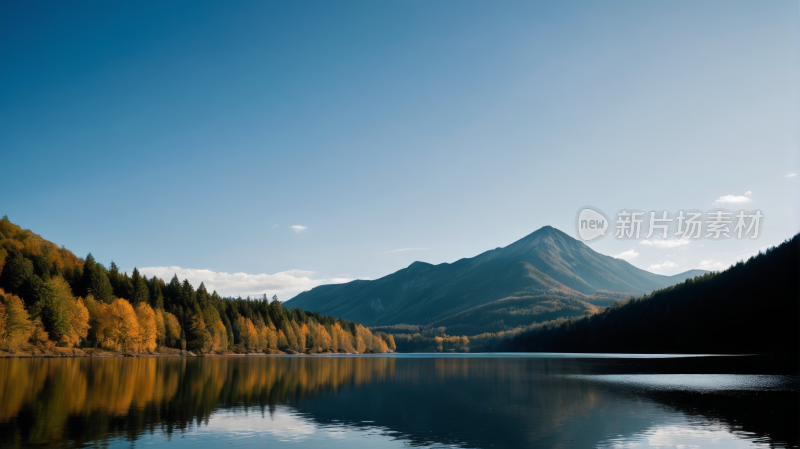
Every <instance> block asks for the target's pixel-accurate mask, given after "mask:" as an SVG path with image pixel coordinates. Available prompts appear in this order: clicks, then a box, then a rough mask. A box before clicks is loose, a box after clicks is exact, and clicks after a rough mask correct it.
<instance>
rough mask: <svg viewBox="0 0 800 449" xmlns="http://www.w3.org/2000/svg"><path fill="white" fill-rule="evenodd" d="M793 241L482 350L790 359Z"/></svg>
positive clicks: (798, 281)
mask: <svg viewBox="0 0 800 449" xmlns="http://www.w3.org/2000/svg"><path fill="white" fill-rule="evenodd" d="M798 303H800V235H797V236H795V237H793V238H792V239H791V240H787V241H786V242H784V243H783V244H781V245H780V246H777V247H774V248H771V249H769V250H767V251H766V252H764V253H759V254H758V255H757V256H754V257H752V258H750V259H749V260H748V261H747V262H739V263H738V264H736V265H734V266H732V267H730V268H729V269H727V270H725V271H723V272H721V273H710V274H706V275H703V276H699V277H696V278H694V279H688V280H686V281H685V282H683V283H681V284H678V285H675V286H673V287H669V288H665V289H662V290H659V291H656V292H653V293H652V294H649V295H645V296H643V297H641V298H638V299H632V300H630V301H628V302H626V303H620V304H615V305H613V306H611V307H608V308H607V309H606V310H604V311H603V312H601V313H597V314H594V315H592V316H589V317H585V318H580V319H561V320H557V321H553V322H549V323H545V324H541V325H536V326H532V328H531V329H529V330H527V331H525V332H522V333H519V334H517V335H516V336H514V337H513V338H509V339H505V340H502V341H500V342H498V343H496V344H494V345H493V346H492V347H490V348H487V349H490V350H500V351H547V352H549V351H555V352H621V353H738V354H742V353H760V354H780V355H788V356H790V357H792V358H796V357H797V355H798V349H799V348H798V339H800V334H798V326H799V324H798V323H800V308H798Z"/></svg>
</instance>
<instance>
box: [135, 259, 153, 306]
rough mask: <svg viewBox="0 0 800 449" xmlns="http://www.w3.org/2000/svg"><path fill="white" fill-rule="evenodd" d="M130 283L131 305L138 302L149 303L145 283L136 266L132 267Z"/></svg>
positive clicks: (148, 294)
mask: <svg viewBox="0 0 800 449" xmlns="http://www.w3.org/2000/svg"><path fill="white" fill-rule="evenodd" d="M131 284H133V296H132V299H133V305H134V306H136V305H138V304H140V303H145V304H150V293H149V292H148V289H147V283H146V282H145V278H143V277H142V276H141V275H140V274H139V270H138V269H136V268H134V269H133V275H132V276H131Z"/></svg>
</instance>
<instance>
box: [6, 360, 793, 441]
mask: <svg viewBox="0 0 800 449" xmlns="http://www.w3.org/2000/svg"><path fill="white" fill-rule="evenodd" d="M758 363H759V362H758V360H755V361H754V359H752V358H746V357H659V358H651V357H649V356H647V357H645V356H625V357H620V356H612V355H596V354H595V355H591V356H575V355H571V354H570V355H567V354H533V355H519V354H513V355H509V354H488V355H487V354H476V355H436V356H434V355H398V356H352V357H349V356H336V357H296V356H294V357H293V356H285V357H207V358H106V359H102V358H97V359H0V446H3V447H27V446H54V447H60V446H73V447H82V446H104V447H153V446H161V445H163V444H164V443H167V442H168V444H169V445H170V446H175V447H193V448H199V447H222V446H224V447H265V446H267V447H287V448H322V447H325V448H328V447H342V448H344V447H348V448H395V447H408V446H423V447H463V448H517V447H544V448H551V447H552V448H589V447H600V448H640V447H648V448H651V447H683V448H687V447H703V448H705V447H710V448H737V447H765V448H767V447H798V419H799V418H800V417H799V416H798V398H799V397H800V396H799V395H798V391H800V379H798V377H797V376H786V375H770V374H755V373H757V372H759V371H758V366H757V365H758Z"/></svg>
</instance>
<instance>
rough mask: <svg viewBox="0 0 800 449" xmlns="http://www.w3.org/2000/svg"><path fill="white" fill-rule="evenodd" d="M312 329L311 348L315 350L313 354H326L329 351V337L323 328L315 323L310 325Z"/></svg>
mask: <svg viewBox="0 0 800 449" xmlns="http://www.w3.org/2000/svg"><path fill="white" fill-rule="evenodd" d="M312 326H313V327H314V332H313V337H312V338H313V341H312V346H313V347H314V348H315V349H316V351H315V352H326V351H330V350H331V336H330V334H328V331H327V330H326V329H325V326H323V325H321V324H319V323H317V324H316V325H312Z"/></svg>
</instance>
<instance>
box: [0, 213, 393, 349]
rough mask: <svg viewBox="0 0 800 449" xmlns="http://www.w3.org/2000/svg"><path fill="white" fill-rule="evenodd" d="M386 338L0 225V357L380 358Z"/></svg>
mask: <svg viewBox="0 0 800 449" xmlns="http://www.w3.org/2000/svg"><path fill="white" fill-rule="evenodd" d="M395 349H396V347H395V343H394V337H393V336H391V335H387V334H385V333H380V332H377V333H374V334H373V333H372V332H371V331H370V330H369V329H367V328H365V327H364V326H362V325H361V324H358V323H354V322H351V321H347V320H342V319H338V318H334V317H331V316H323V315H321V314H319V313H311V312H307V311H304V310H300V309H290V308H284V307H283V305H282V304H281V302H280V301H278V298H277V297H275V296H273V298H272V300H271V301H270V300H269V299H268V298H267V297H266V295H263V296H262V297H261V298H254V299H251V298H250V297H247V298H244V299H243V298H241V297H239V298H223V297H221V296H220V295H219V294H218V293H217V292H216V291H212V292H210V293H209V292H208V290H207V289H206V287H205V286H204V285H203V284H202V283H201V284H200V285H199V286H198V287H197V289H195V288H194V286H192V285H191V284H190V283H189V282H188V281H187V280H184V281H183V282H181V281H180V280H179V279H178V278H177V276H173V278H172V279H171V280H170V281H169V282H165V281H164V280H162V279H159V278H157V277H155V276H154V277H151V278H147V276H145V275H142V274H141V273H139V271H138V270H137V269H136V268H134V269H133V272H132V273H131V275H128V273H127V272H120V270H119V268H118V267H117V265H116V264H115V263H114V262H111V263H110V264H109V267H108V268H106V267H105V266H104V265H103V264H101V263H99V262H97V261H96V260H95V259H94V257H93V256H92V255H91V254H89V255H87V256H86V258H85V259H81V258H79V257H76V256H75V255H74V254H73V253H72V252H70V251H69V250H67V249H66V248H64V247H63V246H62V247H60V248H59V247H58V246H57V245H56V244H54V243H52V242H50V241H47V240H45V239H43V238H42V237H41V236H39V235H37V234H34V233H33V232H31V231H30V230H23V229H22V228H21V227H19V226H17V225H16V224H14V223H11V222H10V221H9V220H8V217H5V216H4V217H3V218H2V219H0V352H3V351H5V352H6V353H10V354H34V355H35V354H61V355H85V354H87V353H94V352H96V351H110V352H120V353H164V354H181V353H184V352H183V351H190V352H191V353H192V354H210V353H218V354H223V353H231V352H232V353H327V352H343V353H385V352H391V351H394V350H395Z"/></svg>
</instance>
